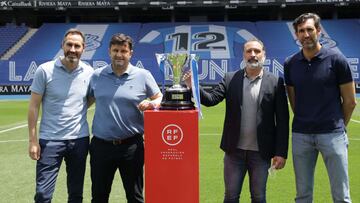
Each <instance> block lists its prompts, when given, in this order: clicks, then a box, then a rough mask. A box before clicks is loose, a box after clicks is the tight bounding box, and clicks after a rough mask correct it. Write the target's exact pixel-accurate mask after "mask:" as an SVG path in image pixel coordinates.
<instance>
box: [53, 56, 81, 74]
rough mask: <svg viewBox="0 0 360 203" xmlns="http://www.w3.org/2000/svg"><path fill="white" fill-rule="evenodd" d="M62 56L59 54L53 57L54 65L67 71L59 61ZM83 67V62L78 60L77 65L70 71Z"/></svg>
mask: <svg viewBox="0 0 360 203" xmlns="http://www.w3.org/2000/svg"><path fill="white" fill-rule="evenodd" d="M63 58H64V57H63V56H59V57H58V58H56V59H55V66H56V67H59V68H62V69H64V70H65V71H66V72H69V71H68V69H67V68H65V66H64V64H62V63H61V60H62V59H63ZM82 69H83V62H82V61H79V64H78V66H77V67H76V68H75V69H74V70H73V71H72V72H74V71H80V70H82Z"/></svg>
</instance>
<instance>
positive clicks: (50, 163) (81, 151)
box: [34, 137, 89, 203]
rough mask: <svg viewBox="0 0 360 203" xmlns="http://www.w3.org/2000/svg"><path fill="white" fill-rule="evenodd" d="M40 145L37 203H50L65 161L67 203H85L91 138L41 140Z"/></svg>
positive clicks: (37, 164) (37, 172) (37, 171)
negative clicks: (84, 188) (85, 183)
mask: <svg viewBox="0 0 360 203" xmlns="http://www.w3.org/2000/svg"><path fill="white" fill-rule="evenodd" d="M39 144H40V147H41V154H40V159H39V160H38V161H37V163H36V194H35V197H34V199H35V202H36V203H48V202H51V199H52V196H53V193H54V190H55V183H56V178H57V176H58V173H59V169H60V166H61V162H62V160H63V159H64V160H65V163H66V172H67V188H68V202H69V203H70V202H71V203H80V202H82V199H83V186H84V176H85V168H86V157H87V154H88V149H89V137H84V138H79V139H74V140H56V141H53V140H43V139H40V140H39Z"/></svg>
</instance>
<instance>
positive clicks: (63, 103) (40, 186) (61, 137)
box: [28, 29, 94, 203]
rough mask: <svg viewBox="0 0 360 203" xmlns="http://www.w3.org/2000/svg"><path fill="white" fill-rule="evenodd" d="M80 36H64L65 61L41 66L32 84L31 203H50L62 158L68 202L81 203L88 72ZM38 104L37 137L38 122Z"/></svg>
mask: <svg viewBox="0 0 360 203" xmlns="http://www.w3.org/2000/svg"><path fill="white" fill-rule="evenodd" d="M84 47H85V36H84V34H83V33H82V32H80V31H79V30H76V29H70V30H68V31H67V32H66V34H65V36H64V39H63V42H62V49H63V50H64V57H59V58H57V59H55V60H53V61H49V62H46V63H44V64H41V65H40V66H39V67H38V68H37V69H36V72H35V77H34V80H33V83H32V85H31V88H30V89H31V99H30V104H29V112H28V127H29V156H30V157H31V159H34V160H37V163H36V194H35V202H37V203H40V202H51V199H52V195H53V192H54V190H55V183H56V177H57V175H58V172H59V170H60V166H61V163H62V160H63V159H64V160H65V163H66V172H67V186H68V202H73V203H75V202H76V203H80V202H82V199H83V185H84V175H85V167H86V157H87V154H88V148H89V126H88V123H87V121H86V112H87V108H88V105H87V88H88V86H89V82H90V77H91V75H92V73H93V72H94V70H93V68H92V67H90V66H88V65H86V64H85V63H83V62H82V61H81V60H80V57H81V54H82V53H83V51H84ZM40 104H41V105H42V117H41V123H40V130H39V137H40V139H39V140H38V138H37V129H36V126H37V120H38V115H39V111H40Z"/></svg>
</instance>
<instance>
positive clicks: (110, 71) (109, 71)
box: [106, 63, 134, 75]
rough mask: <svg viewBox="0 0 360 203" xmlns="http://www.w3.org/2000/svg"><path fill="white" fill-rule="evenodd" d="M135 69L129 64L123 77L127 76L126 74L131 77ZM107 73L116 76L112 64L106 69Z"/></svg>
mask: <svg viewBox="0 0 360 203" xmlns="http://www.w3.org/2000/svg"><path fill="white" fill-rule="evenodd" d="M133 69H134V66H133V65H132V64H130V63H129V65H128V67H127V69H126V71H125V72H124V73H123V74H122V75H125V74H126V75H130V74H131V73H132V72H133ZM106 72H107V73H108V74H114V75H115V73H114V71H113V69H112V67H111V64H109V65H108V66H107V67H106Z"/></svg>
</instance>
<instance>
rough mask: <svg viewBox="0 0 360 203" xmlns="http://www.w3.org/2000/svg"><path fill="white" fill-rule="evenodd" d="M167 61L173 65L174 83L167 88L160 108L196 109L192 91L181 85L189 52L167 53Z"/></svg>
mask: <svg viewBox="0 0 360 203" xmlns="http://www.w3.org/2000/svg"><path fill="white" fill-rule="evenodd" d="M165 56H166V59H165V60H166V61H167V62H168V63H169V65H170V66H171V69H172V72H173V77H172V81H173V85H172V86H171V87H169V88H167V89H166V90H165V95H164V98H163V101H162V102H161V107H160V109H163V110H190V109H195V107H194V103H193V102H192V101H191V91H190V90H189V89H188V88H186V87H185V86H182V85H181V78H182V76H183V73H184V67H185V66H186V64H187V63H188V62H189V56H188V55H187V54H175V53H169V54H166V55H165Z"/></svg>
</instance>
